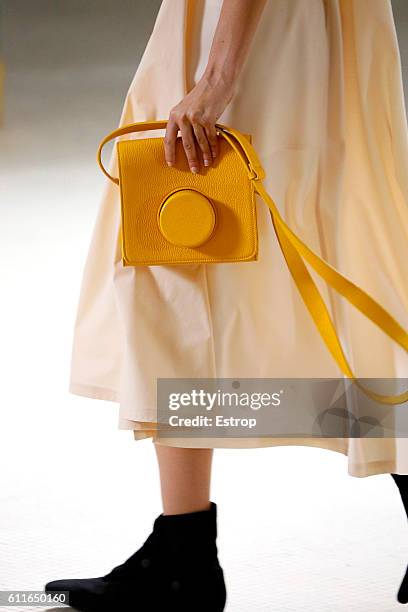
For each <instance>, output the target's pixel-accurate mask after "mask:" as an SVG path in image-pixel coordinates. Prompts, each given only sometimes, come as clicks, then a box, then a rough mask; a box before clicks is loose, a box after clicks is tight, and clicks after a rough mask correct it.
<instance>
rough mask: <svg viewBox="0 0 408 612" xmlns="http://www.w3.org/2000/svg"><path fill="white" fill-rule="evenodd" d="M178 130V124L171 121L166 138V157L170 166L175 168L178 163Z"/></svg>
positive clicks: (168, 124)
mask: <svg viewBox="0 0 408 612" xmlns="http://www.w3.org/2000/svg"><path fill="white" fill-rule="evenodd" d="M178 130H179V127H178V125H177V123H176V122H175V121H174V120H172V119H169V121H168V122H167V127H166V134H165V136H164V157H165V159H166V163H167V165H168V166H174V165H175V163H176V138H177V132H178Z"/></svg>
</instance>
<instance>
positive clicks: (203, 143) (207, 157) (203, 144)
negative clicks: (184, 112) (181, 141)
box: [192, 122, 212, 166]
mask: <svg viewBox="0 0 408 612" xmlns="http://www.w3.org/2000/svg"><path fill="white" fill-rule="evenodd" d="M192 126H193V130H194V135H195V137H196V140H197V142H198V146H199V147H200V149H201V153H202V155H203V160H204V166H209V165H210V164H211V162H212V153H211V149H210V143H209V142H208V140H207V134H206V133H205V130H204V128H203V126H202V125H200V124H199V123H196V122H192Z"/></svg>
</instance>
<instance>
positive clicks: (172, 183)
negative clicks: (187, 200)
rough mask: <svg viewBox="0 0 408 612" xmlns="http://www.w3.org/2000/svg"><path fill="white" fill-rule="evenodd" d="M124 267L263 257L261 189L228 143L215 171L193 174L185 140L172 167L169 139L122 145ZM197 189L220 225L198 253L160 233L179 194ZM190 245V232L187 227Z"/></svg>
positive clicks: (223, 144)
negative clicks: (162, 215) (162, 216)
mask: <svg viewBox="0 0 408 612" xmlns="http://www.w3.org/2000/svg"><path fill="white" fill-rule="evenodd" d="M117 152H118V166H119V185H120V195H121V219H122V227H121V230H122V231H121V234H122V257H123V264H124V265H126V266H132V265H149V266H151V265H165V264H181V263H217V262H236V261H253V260H256V259H257V257H258V231H257V219H256V202H255V189H254V186H253V184H252V182H251V181H250V180H248V170H247V168H246V166H245V164H243V162H242V158H240V156H239V155H238V154H237V152H236V151H235V150H234V148H233V147H231V145H230V144H229V142H227V140H225V139H223V138H219V155H218V156H217V158H216V159H215V160H214V161H213V163H212V165H211V166H209V167H208V168H205V167H204V166H203V165H202V166H201V168H200V171H199V173H197V174H193V173H192V172H191V170H190V168H189V166H188V162H187V158H186V155H185V152H184V149H183V145H182V141H181V138H177V141H176V162H175V166H174V167H168V166H167V164H166V161H165V158H164V146H163V138H142V139H135V140H123V141H120V142H118V143H117ZM183 189H194V190H197V191H198V192H200V193H201V194H203V195H204V196H205V197H206V198H208V199H209V200H210V201H211V204H212V206H213V208H214V211H215V217H216V225H215V228H214V230H213V231H212V233H211V236H210V237H209V239H208V240H206V241H205V242H204V243H203V244H201V245H199V246H196V247H188V246H179V245H176V244H173V243H172V242H170V241H169V240H167V239H166V238H165V236H164V235H163V234H162V232H161V231H160V227H159V223H158V213H159V211H160V207H161V205H162V203H163V201H164V200H165V199H166V198H167V197H168V196H169V195H170V194H171V193H172V192H174V191H175V190H183ZM185 231H186V239H187V241H188V226H187V225H186V226H185Z"/></svg>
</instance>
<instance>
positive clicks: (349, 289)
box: [98, 121, 408, 404]
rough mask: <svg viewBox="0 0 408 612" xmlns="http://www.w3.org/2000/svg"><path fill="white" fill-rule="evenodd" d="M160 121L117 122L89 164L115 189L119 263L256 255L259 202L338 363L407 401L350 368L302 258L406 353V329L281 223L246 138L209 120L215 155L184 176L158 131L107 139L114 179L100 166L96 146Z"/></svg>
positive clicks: (184, 165)
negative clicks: (113, 155)
mask: <svg viewBox="0 0 408 612" xmlns="http://www.w3.org/2000/svg"><path fill="white" fill-rule="evenodd" d="M166 125H167V121H146V122H145V121H143V122H140V123H133V124H129V125H126V126H124V127H122V128H119V129H117V130H115V131H114V132H112V133H111V134H108V135H107V136H106V137H105V138H104V139H103V140H102V142H101V143H100V145H99V149H98V163H99V165H100V167H101V169H102V171H103V172H104V174H105V175H106V176H107V177H108V178H109V179H110V180H111V181H113V182H114V183H116V184H117V185H118V186H119V188H120V197H121V243H122V261H123V265H125V266H129V265H131V266H135V265H148V266H152V265H174V264H191V263H222V262H224V263H225V262H239V261H241V262H244V261H254V260H256V259H257V257H258V232H257V225H256V203H255V194H259V196H260V197H261V198H262V199H263V200H264V202H265V203H266V204H267V206H268V207H269V210H270V213H271V217H272V223H273V227H274V230H275V233H276V236H277V239H278V242H279V245H280V248H281V250H282V253H283V255H284V257H285V260H286V263H287V265H288V268H289V270H290V273H291V275H292V278H293V280H294V282H295V283H296V286H297V288H298V290H299V292H300V295H301V296H302V299H303V301H304V303H305V305H306V307H307V309H308V310H309V313H310V315H311V316H312V318H313V320H314V322H315V324H316V327H317V329H318V331H319V333H320V335H321V337H322V339H323V341H324V342H325V344H326V346H327V348H328V350H329V351H330V353H331V354H332V356H333V358H334V359H335V361H336V362H337V364H338V366H339V368H340V369H341V371H342V372H343V373H344V374H345V375H346V376H348V377H349V378H352V379H353V381H354V382H355V384H356V385H357V386H358V387H359V388H361V390H362V391H363V392H364V393H365V394H366V395H367V396H369V397H370V398H371V399H373V400H375V401H378V402H380V403H384V404H402V403H404V402H406V401H408V391H406V392H404V393H402V394H400V395H382V394H379V393H376V392H374V391H372V390H371V389H368V388H367V387H365V386H364V385H362V384H361V383H360V382H359V380H358V379H356V377H355V376H354V374H353V372H352V370H351V367H350V365H349V363H348V361H347V358H346V356H345V354H344V351H343V349H342V346H341V343H340V341H339V339H338V337H337V332H336V329H335V327H334V324H333V322H332V320H331V317H330V314H329V311H328V309H327V307H326V304H325V302H324V300H323V298H322V296H321V295H320V292H319V290H318V288H317V286H316V284H315V282H314V280H313V278H312V276H311V275H310V273H309V271H308V269H307V267H306V265H305V261H306V262H307V263H308V264H309V265H311V266H312V268H313V269H314V270H315V271H316V272H317V273H318V274H319V275H320V276H321V277H322V278H323V279H324V280H325V281H326V282H327V283H328V284H329V285H330V286H331V287H332V288H333V289H335V290H336V291H338V293H340V294H341V295H342V296H343V297H345V298H346V299H347V300H348V301H349V302H350V303H351V304H353V305H354V306H355V307H356V308H357V309H358V310H359V311H360V312H362V313H363V314H364V315H365V316H366V317H368V318H369V319H370V320H371V321H372V322H373V323H375V324H376V325H377V326H378V327H380V329H382V330H383V332H384V333H386V334H387V335H388V336H389V337H390V338H392V339H393V340H394V341H395V342H396V343H397V344H398V345H399V346H401V347H402V348H404V349H405V351H407V352H408V333H407V332H406V331H405V330H404V329H403V328H402V327H401V326H400V325H399V323H398V322H397V321H396V320H395V319H394V318H393V317H392V316H391V315H390V314H389V313H388V312H387V311H386V310H385V309H384V308H383V307H382V306H381V305H380V304H378V302H376V301H375V300H374V299H373V298H371V297H370V296H369V295H368V294H367V293H366V292H365V291H363V289H361V288H360V287H358V286H357V285H355V284H354V283H353V282H351V281H350V280H348V279H347V278H345V277H344V276H343V275H342V274H340V273H339V272H338V271H337V270H336V269H335V268H334V267H333V266H331V265H330V264H328V263H327V262H326V261H324V260H323V259H322V258H321V257H320V256H319V255H317V254H316V253H315V252H314V251H313V250H312V249H310V248H309V247H308V246H307V245H306V244H305V243H304V242H303V241H302V240H301V239H300V238H299V237H298V236H297V235H296V234H295V233H294V232H293V231H292V230H291V229H290V228H289V226H288V225H287V224H286V223H285V221H284V220H283V218H282V216H281V214H280V212H279V210H278V208H277V206H276V204H275V202H274V201H273V200H272V198H271V196H270V195H269V194H268V193H267V191H266V190H265V187H264V185H263V183H262V179H264V178H265V170H264V169H263V167H262V164H261V162H260V160H259V158H258V156H257V154H256V151H255V149H254V147H253V146H252V144H251V136H249V135H244V134H242V133H241V132H239V131H238V130H236V129H235V128H231V127H228V126H226V125H223V124H220V123H218V124H216V129H217V133H218V135H219V136H220V137H221V138H219V155H218V156H217V158H216V159H215V160H214V162H213V163H212V164H211V166H209V167H207V168H205V167H204V168H201V170H200V172H199V173H197V174H193V173H192V172H191V170H190V168H189V166H188V162H187V159H186V155H185V153H184V149H183V146H182V142H181V138H177V139H176V163H175V166H174V167H171V168H169V167H168V166H167V164H166V162H165V158H164V147H163V138H138V139H128V140H121V141H118V142H117V145H116V146H117V160H118V168H119V177H114V176H111V175H110V174H109V172H107V170H106V169H105V167H104V165H103V163H102V149H103V147H104V145H105V144H106V143H107V142H109V141H110V140H113V139H114V138H117V137H120V136H124V135H126V134H130V133H134V132H140V131H143V132H144V131H148V130H155V129H165V128H166Z"/></svg>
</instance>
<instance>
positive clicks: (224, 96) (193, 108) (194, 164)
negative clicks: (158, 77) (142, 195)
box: [164, 74, 234, 173]
mask: <svg viewBox="0 0 408 612" xmlns="http://www.w3.org/2000/svg"><path fill="white" fill-rule="evenodd" d="M233 93H234V92H233V85H232V84H229V83H226V82H225V81H224V80H223V79H222V78H221V77H217V76H215V75H214V76H208V75H207V74H204V75H203V77H202V78H201V79H200V80H199V81H198V83H197V84H196V85H195V87H193V89H192V90H191V91H190V92H189V93H188V94H187V95H186V96H185V97H184V98H183V99H182V100H181V101H180V102H179V103H178V104H177V105H176V106H174V107H173V108H172V109H171V111H170V117H169V120H168V123H167V129H166V135H165V138H164V153H165V159H166V162H167V165H168V166H174V165H175V157H176V138H177V133H178V131H179V130H180V132H181V138H182V142H183V147H184V150H185V152H186V155H187V160H188V164H189V166H190V170H191V171H192V172H194V173H196V172H198V171H199V169H200V163H201V162H200V155H201V156H202V160H203V163H204V166H209V165H210V164H211V162H212V160H213V159H214V158H215V157H216V156H217V154H218V142H217V134H216V129H215V123H216V122H217V119H218V118H219V117H220V116H221V115H222V113H223V111H224V109H225V108H226V106H227V105H228V103H229V102H230V100H231V98H232V96H233Z"/></svg>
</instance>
